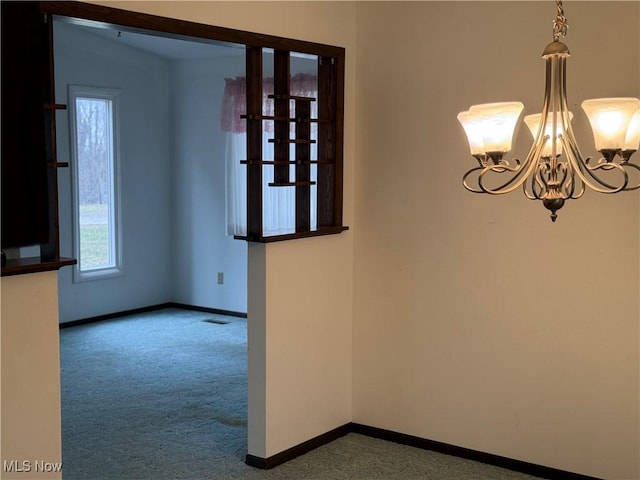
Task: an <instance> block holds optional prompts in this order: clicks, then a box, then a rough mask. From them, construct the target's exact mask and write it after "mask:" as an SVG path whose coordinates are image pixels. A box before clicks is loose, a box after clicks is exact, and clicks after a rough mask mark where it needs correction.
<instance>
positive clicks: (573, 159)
mask: <svg viewBox="0 0 640 480" xmlns="http://www.w3.org/2000/svg"><path fill="white" fill-rule="evenodd" d="M561 141H562V144H563V145H564V147H565V149H566V150H567V159H568V161H569V162H570V163H571V166H572V168H573V170H574V171H575V173H576V174H577V175H578V177H579V178H580V180H581V181H582V183H583V184H584V185H586V186H587V187H589V188H590V189H591V190H593V191H595V192H598V193H618V192H621V191H623V190H624V189H625V188H626V187H627V183H628V182H629V175H628V174H627V172H626V171H625V170H624V168H622V167H621V166H620V165H618V164H617V163H599V164H597V165H594V166H593V167H592V166H589V163H588V162H589V158H587V159H586V160H582V157H581V155H580V150H579V149H578V146H577V145H576V144H575V143H574V142H569V141H568V140H566V139H565V138H564V137H562V138H561ZM614 169H615V170H618V171H619V172H620V173H621V174H622V178H623V182H622V184H621V185H619V186H615V185H611V184H609V183H607V182H605V181H604V180H602V179H601V178H600V177H598V176H597V175H596V174H595V173H594V172H596V171H597V170H605V171H608V170H614ZM590 179H591V180H590ZM592 180H593V181H592ZM594 182H595V183H594Z"/></svg>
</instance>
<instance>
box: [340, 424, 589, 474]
mask: <svg viewBox="0 0 640 480" xmlns="http://www.w3.org/2000/svg"><path fill="white" fill-rule="evenodd" d="M349 431H350V432H353V433H359V434H360V435H366V436H368V437H373V438H379V439H381V440H387V441H390V442H395V443H400V444H402V445H408V446H410V447H416V448H421V449H423V450H431V451H434V452H438V453H443V454H445V455H452V456H454V457H460V458H465V459H467V460H473V461H476V462H480V463H485V464H487V465H493V466H495V467H500V468H505V469H507V470H513V471H515V472H520V473H525V474H527V475H532V476H534V477H538V478H546V479H549V480H601V479H598V478H596V477H590V476H587V475H581V474H579V473H573V472H567V471H564V470H559V469H557V468H552V467H545V466H543V465H536V464H534V463H529V462H524V461H522V460H515V459H513V458H507V457H502V456H500V455H494V454H492V453H485V452H480V451H478V450H472V449H470V448H464V447H458V446H456V445H450V444H448V443H442V442H437V441H435V440H428V439H426V438H421V437H415V436H413V435H407V434H405V433H398V432H394V431H391V430H385V429H382V428H377V427H370V426H368V425H362V424H359V423H352V424H350V430H349Z"/></svg>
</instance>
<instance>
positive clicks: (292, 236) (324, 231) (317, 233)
mask: <svg viewBox="0 0 640 480" xmlns="http://www.w3.org/2000/svg"><path fill="white" fill-rule="evenodd" d="M345 230H349V227H322V228H320V229H318V230H313V231H310V232H299V233H287V234H284V235H271V236H268V237H250V236H246V235H235V236H234V237H233V238H235V239H236V240H246V241H247V242H257V243H272V242H284V241H286V240H296V239H298V238H309V237H321V236H323V235H337V234H338V233H342V232H344V231H345Z"/></svg>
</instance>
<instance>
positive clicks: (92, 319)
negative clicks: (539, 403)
mask: <svg viewBox="0 0 640 480" xmlns="http://www.w3.org/2000/svg"><path fill="white" fill-rule="evenodd" d="M165 308H179V309H181V310H192V311H196V312H207V313H214V314H217V315H226V316H229V317H239V318H247V314H246V313H241V312H234V311H231V310H222V309H219V308H209V307H199V306H196V305H186V304H184V303H176V302H166V303H159V304H157V305H149V306H147V307H140V308H133V309H131V310H123V311H120V312H114V313H107V314H104V315H97V316H95V317H88V318H81V319H79V320H72V321H70V322H64V323H61V324H60V328H67V327H77V326H78V325H87V324H89V323H96V322H101V321H103V320H112V319H114V318H119V317H126V316H128V315H136V314H138V313H147V312H154V311H156V310H164V309H165Z"/></svg>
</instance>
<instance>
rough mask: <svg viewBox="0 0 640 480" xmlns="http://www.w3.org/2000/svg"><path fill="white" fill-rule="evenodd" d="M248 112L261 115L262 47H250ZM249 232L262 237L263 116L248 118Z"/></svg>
mask: <svg viewBox="0 0 640 480" xmlns="http://www.w3.org/2000/svg"><path fill="white" fill-rule="evenodd" d="M245 56H246V78H247V87H246V88H247V115H250V116H254V117H257V116H259V115H262V49H261V48H258V47H247V51H246V54H245ZM247 161H249V162H251V163H249V164H247V236H249V237H252V238H260V237H262V233H263V227H262V165H260V162H261V161H262V120H258V119H247Z"/></svg>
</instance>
